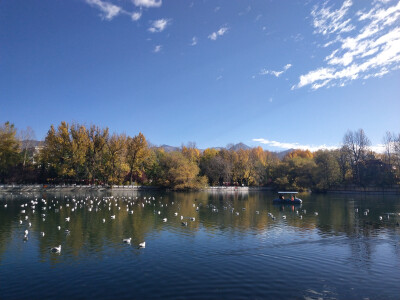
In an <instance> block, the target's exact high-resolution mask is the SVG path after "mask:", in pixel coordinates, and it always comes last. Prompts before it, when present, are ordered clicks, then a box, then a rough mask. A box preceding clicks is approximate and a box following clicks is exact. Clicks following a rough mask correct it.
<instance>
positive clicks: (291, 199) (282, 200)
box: [273, 192, 303, 204]
mask: <svg viewBox="0 0 400 300" xmlns="http://www.w3.org/2000/svg"><path fill="white" fill-rule="evenodd" d="M278 194H279V197H278V198H276V199H274V200H273V203H274V204H301V203H303V200H301V199H300V198H297V197H296V194H298V192H278Z"/></svg>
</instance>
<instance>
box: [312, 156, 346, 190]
mask: <svg viewBox="0 0 400 300" xmlns="http://www.w3.org/2000/svg"><path fill="white" fill-rule="evenodd" d="M314 161H315V163H316V168H315V173H314V182H315V187H316V188H317V190H322V191H326V190H328V189H329V188H331V187H332V186H334V185H335V184H337V183H338V182H339V181H340V167H339V164H338V162H337V160H336V159H335V154H334V152H332V151H328V150H319V151H317V152H315V153H314Z"/></svg>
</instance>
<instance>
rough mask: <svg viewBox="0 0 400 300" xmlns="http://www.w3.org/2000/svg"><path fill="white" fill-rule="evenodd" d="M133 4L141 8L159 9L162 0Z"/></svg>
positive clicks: (136, 1)
mask: <svg viewBox="0 0 400 300" xmlns="http://www.w3.org/2000/svg"><path fill="white" fill-rule="evenodd" d="M133 4H135V5H136V6H141V7H142V6H143V7H160V6H161V4H162V0H133Z"/></svg>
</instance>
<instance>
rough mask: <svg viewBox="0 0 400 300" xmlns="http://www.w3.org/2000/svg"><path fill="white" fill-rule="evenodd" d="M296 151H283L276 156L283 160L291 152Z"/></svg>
mask: <svg viewBox="0 0 400 300" xmlns="http://www.w3.org/2000/svg"><path fill="white" fill-rule="evenodd" d="M294 150H296V149H289V150H285V151H281V152H275V154H276V156H278V158H279V159H283V158H284V157H285V156H286V155H287V154H289V153H290V152H293V151H294Z"/></svg>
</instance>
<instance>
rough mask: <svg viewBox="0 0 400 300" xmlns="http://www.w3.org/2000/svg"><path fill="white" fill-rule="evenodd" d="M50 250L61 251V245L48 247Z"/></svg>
mask: <svg viewBox="0 0 400 300" xmlns="http://www.w3.org/2000/svg"><path fill="white" fill-rule="evenodd" d="M50 251H51V252H55V253H60V252H61V245H58V247H53V248H51V249H50Z"/></svg>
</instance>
